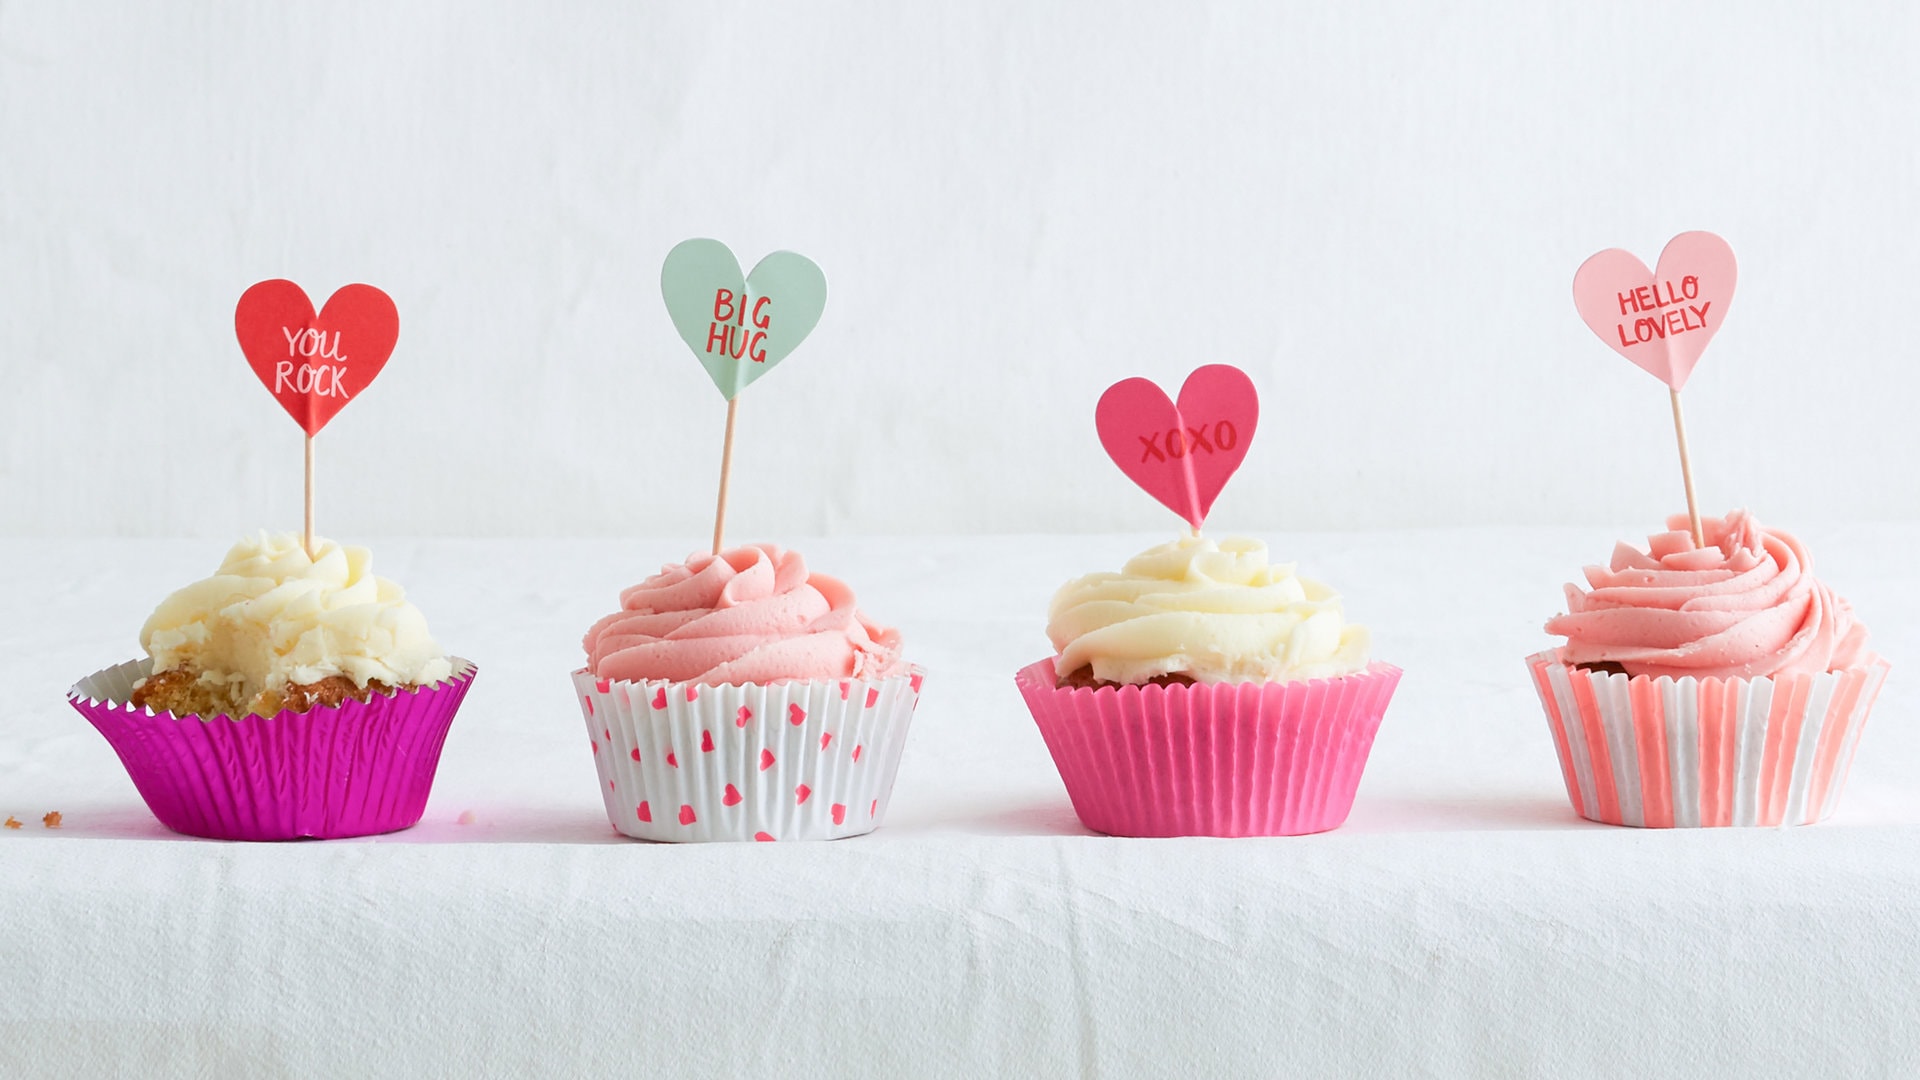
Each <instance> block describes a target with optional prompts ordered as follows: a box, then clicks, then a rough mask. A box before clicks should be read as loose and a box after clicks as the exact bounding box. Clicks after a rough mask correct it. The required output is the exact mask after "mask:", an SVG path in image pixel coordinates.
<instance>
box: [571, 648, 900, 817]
mask: <svg viewBox="0 0 1920 1080" xmlns="http://www.w3.org/2000/svg"><path fill="white" fill-rule="evenodd" d="M923 676H924V672H922V671H921V670H920V669H919V668H910V669H909V670H908V672H907V673H906V674H903V675H898V676H894V677H892V678H886V679H874V680H865V679H814V680H808V681H800V682H784V683H771V684H766V685H758V684H752V683H749V684H745V685H738V686H734V685H728V686H707V685H700V684H696V683H685V682H679V683H676V682H620V681H616V680H608V679H596V678H594V676H593V675H591V674H589V673H588V672H587V671H585V670H584V669H583V670H580V671H576V672H574V673H573V685H574V691H575V697H577V698H578V699H579V702H580V711H581V714H582V715H583V716H584V717H585V718H586V722H587V734H588V736H589V738H590V739H591V740H592V742H593V764H594V768H595V769H597V770H598V771H599V773H600V796H601V798H602V799H604V800H605V802H606V805H607V820H608V821H610V822H612V823H613V827H614V828H616V829H618V830H619V831H621V832H622V833H625V834H626V835H628V836H631V837H635V838H636V839H640V840H665V841H671V842H678V843H686V842H702V841H728V840H761V841H769V840H836V839H839V838H841V837H845V836H859V835H861V834H862V833H868V832H872V831H873V830H874V829H876V828H878V827H879V826H880V823H881V822H882V821H884V820H885V819H886V815H887V801H888V799H889V798H890V797H891V796H892V793H893V780H894V776H895V774H896V773H898V772H899V770H900V756H901V754H902V752H903V751H904V750H905V749H906V745H907V728H908V726H909V725H910V724H911V723H912V721H913V710H914V708H915V706H917V705H918V704H919V703H920V683H921V679H922V678H923Z"/></svg>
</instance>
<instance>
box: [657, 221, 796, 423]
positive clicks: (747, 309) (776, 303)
mask: <svg viewBox="0 0 1920 1080" xmlns="http://www.w3.org/2000/svg"><path fill="white" fill-rule="evenodd" d="M660 295H661V296H662V297H664V298H665V299H666V301H667V314H668V315H669V316H671V317H672V319H673V328H674V329H675V330H678V331H679V332H680V339H681V340H682V341H685V342H686V343H687V347H688V348H691V349H692V350H693V355H694V357H695V358H696V359H698V360H699V361H700V366H701V367H704V368H706V369H707V377H708V378H711V379H712V380H713V385H715V386H717V387H719V388H720V393H721V394H722V395H723V396H725V397H726V399H727V400H728V401H732V400H733V399H734V398H736V397H738V396H739V395H740V391H742V390H745V389H746V388H747V387H748V386H750V385H752V383H753V382H754V380H756V379H758V378H760V376H762V375H765V374H766V373H767V372H769V371H771V370H773V366H774V365H775V364H778V363H779V362H780V361H782V360H785V359H786V358H787V356H788V355H789V354H790V353H792V352H793V350H794V349H796V348H798V347H799V345H800V343H801V342H802V341H805V340H806V337H807V335H808V334H810V333H812V332H813V328H814V327H815V326H818V325H819V324H820V313H821V312H822V311H824V310H825V309H826V306H827V275H825V274H823V273H821V272H820V268H819V267H818V266H815V265H814V263H813V260H812V259H809V258H807V257H806V256H805V255H796V254H794V253H793V252H791V251H776V252H774V253H773V254H771V255H768V256H767V257H766V258H764V259H761V260H760V262H759V264H758V265H756V266H755V267H754V268H753V273H751V274H748V275H746V276H745V277H742V276H741V275H740V261H739V260H738V259H735V258H734V257H733V252H731V251H729V250H727V245H725V244H722V243H721V242H720V241H718V240H685V241H682V242H681V243H680V244H678V245H677V246H675V247H674V249H673V250H672V251H670V252H668V253H667V261H666V264H665V265H663V266H662V267H661V268H660Z"/></svg>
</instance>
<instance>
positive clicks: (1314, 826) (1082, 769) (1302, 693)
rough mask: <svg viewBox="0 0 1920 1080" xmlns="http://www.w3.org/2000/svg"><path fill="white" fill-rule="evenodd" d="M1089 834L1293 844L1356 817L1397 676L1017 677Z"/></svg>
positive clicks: (1040, 670)
mask: <svg viewBox="0 0 1920 1080" xmlns="http://www.w3.org/2000/svg"><path fill="white" fill-rule="evenodd" d="M1014 682H1015V683H1016V684H1017V685H1018V686H1019V687H1020V693H1021V695H1022V696H1024V697H1025V698H1026V699H1027V708H1028V709H1030V710H1031V711H1032V712H1033V719H1034V722H1035V723H1037V724H1038V725H1039V726H1040V735H1041V737H1042V738H1044V739H1045V740H1046V742H1047V750H1048V751H1049V752H1051V753H1052V754H1053V762H1054V765H1055V766H1056V767H1057V768H1058V769H1059V770H1060V779H1061V780H1063V781H1065V783H1066V786H1067V796H1068V797H1069V798H1070V799H1072V800H1073V809H1074V813H1076V814H1078V815H1080V820H1081V821H1082V822H1083V823H1085V824H1086V826H1087V828H1089V829H1093V830H1094V831H1096V832H1103V833H1107V834H1110V835H1113V836H1296V835H1299V834H1302V833H1316V832H1325V831H1326V830H1328V829H1333V828H1338V827H1339V826H1340V824H1341V823H1342V822H1344V821H1346V820H1347V812H1348V811H1349V810H1351V809H1352V808H1353V793H1354V791H1355V789H1357V788H1358V787H1359V786H1360V773H1361V771H1362V770H1363V769H1365V768H1366V764H1367V753H1368V751H1370V750H1371V749H1372V748H1373V737H1374V733H1375V732H1376V731H1378V730H1379V728H1380V721H1381V718H1382V717H1383V716H1384V715H1385V714H1386V709H1387V702H1388V700H1389V699H1390V698H1392V697H1393V691H1394V687H1396V686H1397V685H1399V682H1400V669H1399V668H1397V667H1394V666H1393V665H1391V664H1384V663H1374V664H1371V665H1368V667H1367V669H1366V670H1365V671H1361V672H1356V673H1354V674H1352V675H1345V676H1342V677H1340V678H1335V679H1309V680H1304V681H1300V682H1289V683H1218V684H1203V683H1195V684H1192V685H1189V686H1154V685H1147V686H1117V687H1098V688H1088V687H1078V688H1064V689H1063V688H1061V687H1058V686H1056V685H1055V675H1054V668H1053V660H1052V659H1051V658H1049V659H1046V660H1042V661H1040V662H1038V663H1035V664H1030V665H1028V666H1027V667H1025V668H1022V669H1021V670H1020V672H1019V673H1018V674H1016V675H1015V676H1014Z"/></svg>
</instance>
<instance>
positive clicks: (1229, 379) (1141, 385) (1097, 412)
mask: <svg viewBox="0 0 1920 1080" xmlns="http://www.w3.org/2000/svg"><path fill="white" fill-rule="evenodd" d="M1093 422H1094V427H1095V428H1096V429H1097V430H1098V431H1099V433H1100V445H1101V446H1102V447H1104V448H1106V451H1107V456H1108V457H1110V458H1112V459H1113V463H1114V464H1115V465H1118V466H1120V471H1121V472H1123V473H1125V474H1127V478H1128V479H1129V480H1132V481H1133V482H1134V483H1136V484H1138V485H1140V488H1141V490H1143V491H1145V492H1146V493H1147V494H1149V495H1151V496H1153V497H1154V498H1155V499H1157V500H1159V501H1160V503H1161V505H1163V506H1165V507H1166V508H1167V509H1169V510H1172V511H1173V512H1174V513H1176V514H1178V515H1180V517H1181V518H1182V519H1184V520H1185V521H1186V522H1187V524H1189V525H1191V526H1193V527H1194V528H1195V529H1199V528H1200V526H1201V524H1202V523H1203V522H1205V521H1206V519H1207V513H1208V511H1210V510H1212V509H1213V501H1214V499H1216V498H1218V497H1219V495H1220V491H1221V489H1222V488H1225V487H1226V486H1227V479H1228V478H1229V477H1231V476H1232V475H1233V473H1234V470H1236V469H1238V468H1239V467H1240V463H1241V462H1242V461H1244V460H1246V457H1247V447H1248V446H1249V445H1251V444H1252V442H1253V432H1254V429H1255V428H1256V427H1257V426H1258V425H1259V422H1260V397H1259V394H1258V393H1257V392H1256V391H1255V390H1254V387H1253V380H1252V379H1250V378H1248V377H1247V374H1246V372H1244V371H1241V370H1240V369H1239V368H1237V367H1234V366H1233V365H1231V364H1208V365H1206V366H1205V367H1202V368H1197V369H1195V370H1194V372H1193V374H1191V375H1188V376H1187V381H1186V382H1185V383H1182V384H1181V386H1180V397H1179V400H1178V401H1175V400H1172V399H1169V398H1168V397H1167V394H1166V391H1164V390H1162V389H1160V388H1159V387H1158V386H1156V385H1154V384H1153V382H1151V381H1150V380H1147V379H1138V378H1136V379H1122V380H1121V381H1119V382H1117V383H1114V384H1113V385H1112V386H1110V387H1108V388H1107V392H1106V393H1104V394H1102V395H1100V403H1099V405H1097V406H1095V408H1094V414H1093Z"/></svg>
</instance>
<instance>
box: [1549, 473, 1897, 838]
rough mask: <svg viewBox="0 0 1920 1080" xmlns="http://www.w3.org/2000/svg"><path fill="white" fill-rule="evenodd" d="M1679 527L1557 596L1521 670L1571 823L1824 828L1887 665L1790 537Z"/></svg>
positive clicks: (1743, 515)
mask: <svg viewBox="0 0 1920 1080" xmlns="http://www.w3.org/2000/svg"><path fill="white" fill-rule="evenodd" d="M1701 526H1702V534H1703V536H1704V538H1705V540H1706V543H1705V544H1704V545H1699V546H1696V545H1695V543H1694V541H1693V535H1692V533H1691V532H1690V531H1689V529H1688V520H1687V517H1686V516H1685V515H1677V516H1675V517H1673V518H1671V519H1669V520H1668V522H1667V527H1668V530H1669V531H1667V532H1664V533H1660V534H1658V535H1655V536H1653V537H1650V538H1649V540H1648V544H1647V550H1646V551H1641V550H1639V549H1637V548H1633V547H1630V546H1628V545H1626V544H1621V545H1618V546H1617V547H1615V548H1614V552H1613V559H1612V561H1611V563H1610V564H1609V565H1608V566H1605V567H1600V566H1590V567H1588V568H1587V570H1586V578H1587V587H1586V588H1585V589H1582V588H1581V587H1580V586H1578V585H1568V586H1567V611H1566V613H1565V614H1562V615H1558V616H1556V617H1554V618H1553V619H1551V620H1549V621H1548V622H1547V625H1546V630H1547V632H1548V633H1549V634H1555V635H1558V636H1560V637H1563V638H1565V639H1566V644H1565V645H1563V646H1561V647H1559V648H1556V649H1549V650H1547V651H1546V652H1542V653H1538V654H1536V655H1534V656H1532V657H1530V658H1528V661H1527V662H1528V666H1529V667H1530V668H1531V669H1532V671H1533V677H1534V684H1535V686H1536V687H1537V688H1538V690H1539V692H1540V701H1541V704H1542V705H1543V706H1545V708H1546V713H1547V724H1548V727H1549V728H1550V729H1551V730H1552V732H1553V741H1554V747H1555V749H1556V750H1557V751H1558V753H1559V756H1560V769H1561V774H1562V776H1563V778H1564V779H1565V780H1566V784H1567V797H1568V799H1570V800H1571V801H1572V803H1573V809H1574V810H1575V812H1577V813H1579V814H1580V815H1581V816H1583V817H1586V818H1591V819H1592V820H1594V821H1600V822H1605V823H1607V824H1609V825H1635V826H1646V827H1649V828H1676V827H1692V826H1710V825H1800V824H1811V823H1813V822H1815V821H1819V820H1821V819H1822V818H1825V817H1826V816H1827V815H1829V814H1831V813H1833V810H1834V807H1835V806H1836V805H1838V803H1839V800H1840V789H1841V788H1842V787H1843V786H1844V785H1845V783H1846V776H1847V771H1848V769H1849V767H1850V766H1851V764H1852V762H1853V754H1854V748H1855V747H1856V746H1857V745H1858V744H1859V740H1860V732H1861V729H1862V728H1863V727H1865V725H1866V720H1867V713H1868V711H1869V710H1870V709H1871V708H1872V707H1873V701H1874V697H1875V696H1876V695H1877V694H1878V693H1879V692H1880V687H1881V684H1882V683H1883V682H1884V681H1885V679H1886V674H1887V668H1888V665H1887V662H1886V661H1885V660H1882V659H1881V658H1880V657H1878V656H1876V655H1874V653H1873V652H1872V651H1871V650H1869V649H1868V647H1867V632H1866V628H1865V627H1863V626H1861V625H1860V623H1858V622H1857V621H1855V619H1854V616H1853V608H1852V607H1851V606H1850V605H1849V604H1848V603H1847V602H1846V601H1845V600H1843V599H1841V598H1840V597H1838V596H1835V595H1834V593H1833V591H1832V590H1831V589H1829V588H1827V587H1826V586H1825V585H1823V584H1821V583H1820V582H1819V581H1818V580H1817V579H1816V578H1815V577H1814V576H1813V560H1812V559H1811V558H1809V557H1808V555H1807V551H1806V548H1804V547H1802V546H1801V544H1800V542H1799V541H1798V540H1795V539H1794V538H1793V537H1791V536H1789V535H1787V534H1786V533H1783V532H1778V531H1773V530H1769V529H1765V528H1763V527H1762V526H1761V525H1760V523H1759V522H1757V521H1755V520H1754V518H1753V516H1752V515H1751V514H1748V513H1747V512H1745V511H1735V512H1734V513H1731V514H1728V515H1727V516H1726V517H1724V518H1707V519H1705V520H1703V521H1702V522H1701Z"/></svg>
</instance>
